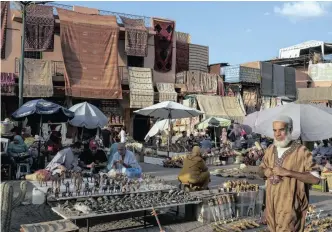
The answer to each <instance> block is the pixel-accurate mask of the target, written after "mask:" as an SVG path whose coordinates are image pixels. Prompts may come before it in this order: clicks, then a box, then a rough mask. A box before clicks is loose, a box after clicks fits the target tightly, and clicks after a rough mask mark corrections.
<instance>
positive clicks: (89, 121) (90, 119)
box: [69, 102, 108, 129]
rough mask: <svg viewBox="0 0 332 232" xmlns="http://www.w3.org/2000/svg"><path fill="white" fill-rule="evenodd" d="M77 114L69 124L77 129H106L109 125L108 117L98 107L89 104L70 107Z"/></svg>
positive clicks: (84, 103)
mask: <svg viewBox="0 0 332 232" xmlns="http://www.w3.org/2000/svg"><path fill="white" fill-rule="evenodd" d="M70 110H71V111H73V112H75V117H74V118H73V119H72V120H71V121H69V123H70V124H71V125H73V126H76V127H85V128H87V129H95V128H98V127H104V126H105V125H106V124H107V123H108V119H107V117H106V116H105V115H104V113H103V112H101V111H100V110H99V109H98V108H97V107H95V106H94V105H91V104H89V103H87V102H83V103H79V104H76V105H73V106H72V107H70Z"/></svg>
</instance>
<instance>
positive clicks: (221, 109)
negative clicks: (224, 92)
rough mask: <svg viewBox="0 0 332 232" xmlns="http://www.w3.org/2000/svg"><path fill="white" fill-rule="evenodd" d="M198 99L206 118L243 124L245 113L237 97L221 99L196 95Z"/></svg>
mask: <svg viewBox="0 0 332 232" xmlns="http://www.w3.org/2000/svg"><path fill="white" fill-rule="evenodd" d="M196 99H197V102H198V105H199V108H200V110H201V111H203V112H204V113H205V117H206V118H208V117H213V116H215V117H221V118H226V119H231V120H235V121H237V122H242V121H243V119H244V116H245V115H244V112H243V110H242V108H241V106H240V104H239V101H238V99H237V97H221V96H211V95H196Z"/></svg>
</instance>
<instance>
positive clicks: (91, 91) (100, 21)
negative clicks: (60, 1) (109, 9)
mask: <svg viewBox="0 0 332 232" xmlns="http://www.w3.org/2000/svg"><path fill="white" fill-rule="evenodd" d="M57 11H58V15H59V18H60V21H61V24H60V25H61V30H60V38H61V47H62V54H63V59H64V64H65V70H66V74H65V84H66V95H68V96H73V97H81V98H96V99H122V88H121V81H120V78H119V72H118V41H119V26H118V24H117V21H116V17H115V16H111V15H106V16H105V15H103V16H102V15H89V14H82V13H78V12H74V11H69V10H64V9H61V8H57Z"/></svg>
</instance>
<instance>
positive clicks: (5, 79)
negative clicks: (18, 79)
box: [1, 72, 15, 96]
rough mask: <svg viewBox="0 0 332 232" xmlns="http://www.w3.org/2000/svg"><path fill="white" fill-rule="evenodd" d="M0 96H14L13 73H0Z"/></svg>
mask: <svg viewBox="0 0 332 232" xmlns="http://www.w3.org/2000/svg"><path fill="white" fill-rule="evenodd" d="M1 95H5V96H15V77H14V73H3V72H2V73H1Z"/></svg>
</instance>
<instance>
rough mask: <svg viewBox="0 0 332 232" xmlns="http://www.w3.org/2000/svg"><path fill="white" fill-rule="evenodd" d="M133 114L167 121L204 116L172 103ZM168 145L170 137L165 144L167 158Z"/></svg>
mask: <svg viewBox="0 0 332 232" xmlns="http://www.w3.org/2000/svg"><path fill="white" fill-rule="evenodd" d="M134 113H136V114H141V115H144V116H149V117H154V118H160V119H169V120H171V119H179V118H191V117H196V116H199V115H201V114H204V113H203V112H201V111H199V110H196V109H193V108H190V107H187V106H184V105H182V104H179V103H176V102H173V101H164V102H160V103H158V104H155V105H152V106H149V107H146V108H143V109H140V110H136V111H134ZM170 128H171V125H169V130H170ZM169 145H170V136H168V142H167V147H168V148H167V154H168V156H169Z"/></svg>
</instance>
